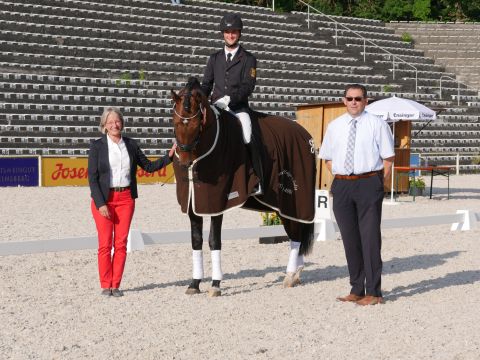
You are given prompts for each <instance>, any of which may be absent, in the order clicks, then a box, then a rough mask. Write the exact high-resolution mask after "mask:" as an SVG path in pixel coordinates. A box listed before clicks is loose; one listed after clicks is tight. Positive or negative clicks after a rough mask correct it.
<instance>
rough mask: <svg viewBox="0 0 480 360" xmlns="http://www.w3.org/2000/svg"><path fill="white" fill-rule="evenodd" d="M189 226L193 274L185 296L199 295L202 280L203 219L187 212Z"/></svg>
mask: <svg viewBox="0 0 480 360" xmlns="http://www.w3.org/2000/svg"><path fill="white" fill-rule="evenodd" d="M188 217H189V218H190V226H191V236H192V262H193V274H192V282H191V283H190V285H189V286H188V288H187V291H186V292H185V293H186V294H187V295H194V294H199V293H200V282H201V281H202V279H203V253H202V244H203V218H202V217H201V216H197V215H195V214H194V213H193V212H192V210H191V209H190V211H189V212H188Z"/></svg>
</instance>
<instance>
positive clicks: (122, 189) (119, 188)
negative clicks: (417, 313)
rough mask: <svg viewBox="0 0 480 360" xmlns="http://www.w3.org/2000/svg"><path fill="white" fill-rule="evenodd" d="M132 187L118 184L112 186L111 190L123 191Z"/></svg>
mask: <svg viewBox="0 0 480 360" xmlns="http://www.w3.org/2000/svg"><path fill="white" fill-rule="evenodd" d="M128 189H130V186H124V187H121V186H117V187H111V188H110V191H113V192H122V191H126V190H128Z"/></svg>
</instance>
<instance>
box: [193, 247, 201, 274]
mask: <svg viewBox="0 0 480 360" xmlns="http://www.w3.org/2000/svg"><path fill="white" fill-rule="evenodd" d="M192 260H193V278H194V279H198V280H202V279H203V252H202V250H192Z"/></svg>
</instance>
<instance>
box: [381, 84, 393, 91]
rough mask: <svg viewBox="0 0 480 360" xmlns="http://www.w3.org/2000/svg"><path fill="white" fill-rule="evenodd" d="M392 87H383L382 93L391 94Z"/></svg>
mask: <svg viewBox="0 0 480 360" xmlns="http://www.w3.org/2000/svg"><path fill="white" fill-rule="evenodd" d="M392 90H393V86H392V85H383V92H386V93H388V92H392Z"/></svg>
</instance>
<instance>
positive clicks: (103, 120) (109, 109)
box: [98, 106, 125, 134]
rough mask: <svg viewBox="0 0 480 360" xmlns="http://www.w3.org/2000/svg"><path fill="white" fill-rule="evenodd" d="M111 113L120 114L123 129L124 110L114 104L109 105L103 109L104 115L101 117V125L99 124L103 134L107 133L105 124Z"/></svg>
mask: <svg viewBox="0 0 480 360" xmlns="http://www.w3.org/2000/svg"><path fill="white" fill-rule="evenodd" d="M111 113H115V114H117V115H118V117H119V118H120V121H121V122H122V130H123V127H124V124H125V121H124V120H123V114H122V112H121V111H120V110H119V109H118V108H116V107H114V106H109V107H107V108H105V110H104V111H103V114H102V117H101V118H100V125H99V126H98V128H99V129H100V132H101V133H102V134H106V133H107V129H105V124H106V123H107V119H108V116H109V115H110V114H111Z"/></svg>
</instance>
